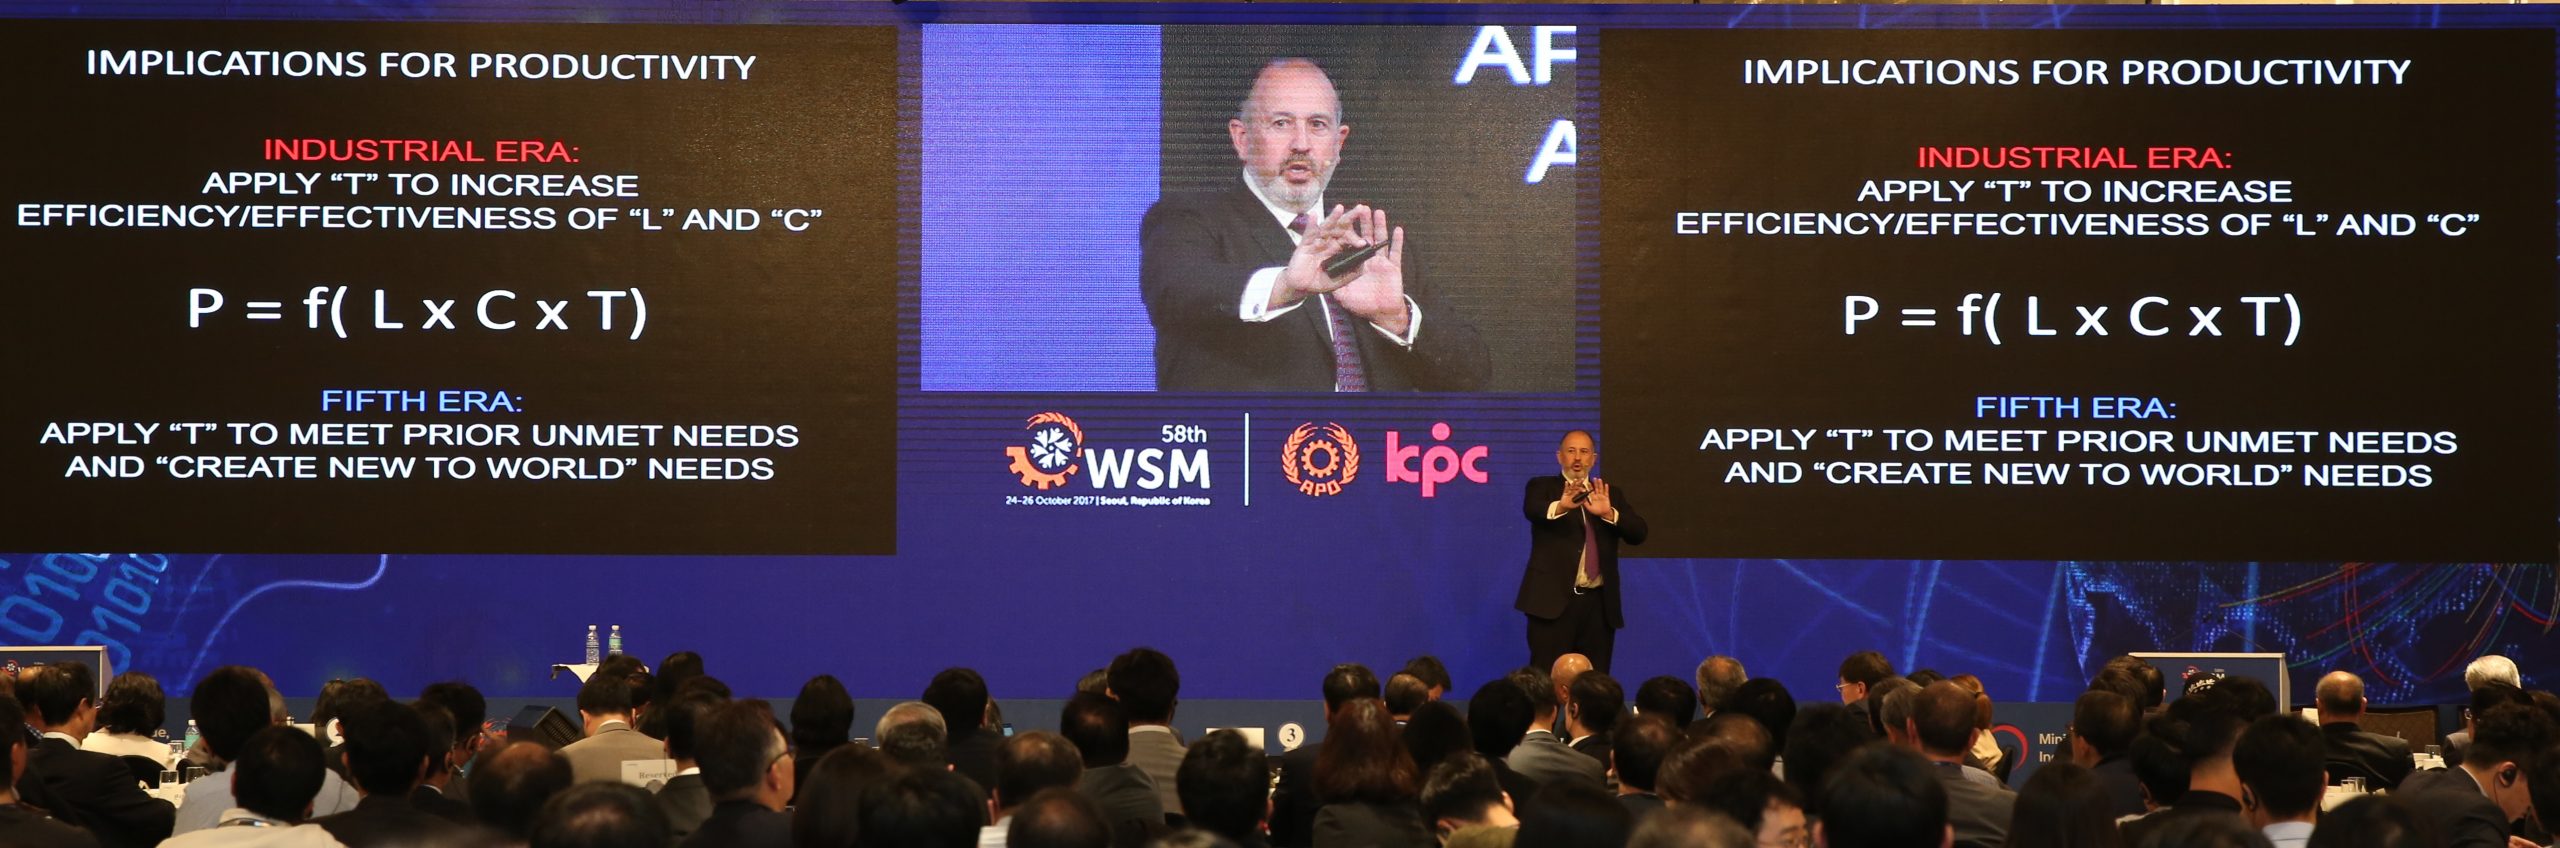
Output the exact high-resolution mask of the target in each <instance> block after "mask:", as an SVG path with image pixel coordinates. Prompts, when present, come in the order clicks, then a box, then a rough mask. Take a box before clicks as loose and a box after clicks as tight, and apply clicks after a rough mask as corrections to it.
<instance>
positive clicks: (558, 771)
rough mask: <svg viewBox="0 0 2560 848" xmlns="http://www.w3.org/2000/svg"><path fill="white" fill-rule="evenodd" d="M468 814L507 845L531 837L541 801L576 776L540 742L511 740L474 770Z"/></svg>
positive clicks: (565, 761)
mask: <svg viewBox="0 0 2560 848" xmlns="http://www.w3.org/2000/svg"><path fill="white" fill-rule="evenodd" d="M472 771H473V774H472V779H471V813H472V815H475V816H478V817H480V824H481V826H482V827H485V828H488V829H489V831H490V832H492V833H494V834H496V835H497V836H499V837H500V838H502V839H504V840H505V841H506V842H507V843H508V844H513V845H523V844H525V843H526V841H527V840H529V839H531V838H532V836H533V825H534V822H535V821H536V820H538V819H539V818H540V816H541V811H542V805H543V804H544V803H545V802H548V801H550V800H551V798H552V796H554V795H558V794H560V793H561V792H563V791H566V790H567V789H568V788H569V786H570V784H572V783H574V782H575V781H576V780H577V776H576V772H574V771H572V770H571V769H570V768H569V761H568V760H567V759H565V758H562V757H561V756H560V754H559V753H558V752H556V751H553V750H551V749H549V748H545V747H542V744H541V743H539V742H525V741H517V742H509V743H507V744H506V745H505V746H504V747H501V748H499V749H497V750H496V751H492V752H489V753H487V754H484V755H482V757H481V763H480V765H478V766H476V767H474V768H473V769H472Z"/></svg>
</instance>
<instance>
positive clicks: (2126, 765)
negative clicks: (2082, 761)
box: [2089, 754, 2145, 818]
mask: <svg viewBox="0 0 2560 848" xmlns="http://www.w3.org/2000/svg"><path fill="white" fill-rule="evenodd" d="M2089 770H2090V771H2093V772H2096V773H2097V775H2098V785H2099V786H2101V787H2104V788H2105V789H2106V792H2107V803H2108V806H2110V807H2111V808H2112V812H2114V813H2115V815H2116V818H2124V817H2125V816H2138V815H2142V813H2143V810H2144V809H2145V808H2144V807H2143V806H2142V778H2141V777H2140V776H2138V775H2135V774H2134V773H2133V758H2131V757H2127V756H2125V755H2123V754H2117V755H2115V756H2113V757H2108V758H2105V759H2101V760H2099V761H2098V764H2097V765H2096V766H2095V767H2092V768H2090V769H2089Z"/></svg>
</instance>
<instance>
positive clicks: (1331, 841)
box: [1315, 803, 1440, 848]
mask: <svg viewBox="0 0 2560 848" xmlns="http://www.w3.org/2000/svg"><path fill="white" fill-rule="evenodd" d="M1439 844H1440V840H1439V838H1438V837H1436V836H1433V835H1432V833H1431V825H1430V824H1429V823H1427V822H1424V821H1423V820H1422V811H1421V810H1420V809H1417V808H1415V807H1413V806H1412V805H1410V804H1364V803H1343V804H1326V805H1324V808H1323V809H1321V810H1318V811H1317V812H1316V822H1315V848H1438V846H1439Z"/></svg>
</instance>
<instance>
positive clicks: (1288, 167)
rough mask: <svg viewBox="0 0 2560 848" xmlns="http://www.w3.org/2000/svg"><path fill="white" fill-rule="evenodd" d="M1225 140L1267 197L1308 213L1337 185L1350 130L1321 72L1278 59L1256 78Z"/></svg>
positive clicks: (1310, 64) (1311, 65)
mask: <svg viewBox="0 0 2560 848" xmlns="http://www.w3.org/2000/svg"><path fill="white" fill-rule="evenodd" d="M1227 136H1228V139H1229V140H1230V141H1232V142H1234V143H1235V148H1236V159H1237V160H1238V161H1241V162H1243V163H1244V167H1245V171H1246V173H1248V174H1249V175H1251V177H1252V178H1253V181H1254V184H1255V186H1256V187H1258V188H1259V189H1260V190H1261V192H1262V195H1263V197H1264V198H1266V199H1268V200H1270V201H1271V202H1272V203H1274V204H1277V205H1279V206H1280V207H1281V208H1284V209H1289V210H1291V211H1296V212H1307V211H1310V210H1313V209H1314V208H1315V204H1316V201H1317V200H1319V199H1321V198H1322V196H1323V195H1324V187H1325V185H1326V184H1327V183H1329V182H1331V181H1332V180H1333V169H1334V166H1335V165H1337V164H1339V163H1340V162H1341V160H1342V142H1343V141H1344V140H1345V139H1348V138H1350V137H1351V127H1350V125H1348V124H1345V123H1343V121H1342V97H1341V96H1340V95H1339V94H1337V93H1335V92H1334V90H1333V80H1332V78H1330V77H1327V76H1325V73H1324V69H1323V68H1319V67H1316V63H1314V62H1310V61H1307V60H1305V59H1280V60H1277V61H1274V62H1272V63H1271V64H1268V65H1264V66H1262V73H1260V74H1258V75H1256V76H1255V77H1254V79H1253V90H1252V91H1251V92H1249V93H1247V94H1246V95H1245V98H1244V102H1243V103H1240V104H1237V106H1236V116H1235V118H1234V119H1232V120H1229V121H1228V122H1227Z"/></svg>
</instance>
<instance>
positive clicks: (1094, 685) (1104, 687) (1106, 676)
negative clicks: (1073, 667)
mask: <svg viewBox="0 0 2560 848" xmlns="http://www.w3.org/2000/svg"><path fill="white" fill-rule="evenodd" d="M1076 691H1078V692H1085V693H1090V694H1094V695H1105V696H1108V695H1110V694H1111V670H1110V669H1107V668H1097V669H1094V670H1092V671H1088V672H1085V673H1084V676H1083V677H1079V678H1076Z"/></svg>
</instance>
